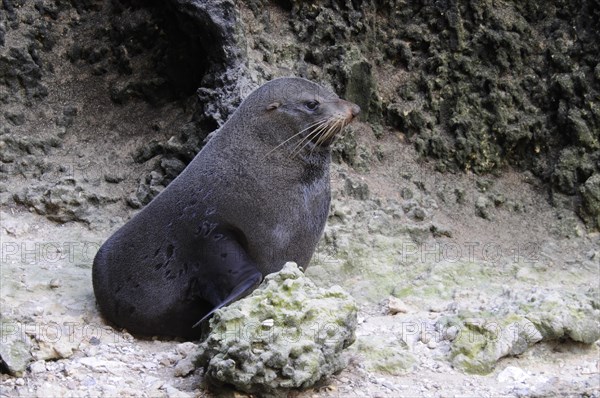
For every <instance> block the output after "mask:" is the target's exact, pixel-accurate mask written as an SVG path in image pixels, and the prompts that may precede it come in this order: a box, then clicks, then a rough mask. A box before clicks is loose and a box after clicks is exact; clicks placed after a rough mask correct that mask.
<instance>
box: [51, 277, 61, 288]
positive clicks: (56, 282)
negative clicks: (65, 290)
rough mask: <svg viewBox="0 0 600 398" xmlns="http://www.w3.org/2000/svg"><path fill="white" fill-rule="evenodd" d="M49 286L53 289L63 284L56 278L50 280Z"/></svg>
mask: <svg viewBox="0 0 600 398" xmlns="http://www.w3.org/2000/svg"><path fill="white" fill-rule="evenodd" d="M49 286H50V288H51V289H56V288H59V287H61V286H62V282H61V281H60V279H58V278H54V279H51V280H50V283H49Z"/></svg>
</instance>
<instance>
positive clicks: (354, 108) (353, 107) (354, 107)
mask: <svg viewBox="0 0 600 398" xmlns="http://www.w3.org/2000/svg"><path fill="white" fill-rule="evenodd" d="M350 110H351V112H352V116H357V115H358V114H359V113H360V106H358V105H356V104H352V105H351V106H350Z"/></svg>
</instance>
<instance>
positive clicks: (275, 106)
mask: <svg viewBox="0 0 600 398" xmlns="http://www.w3.org/2000/svg"><path fill="white" fill-rule="evenodd" d="M280 106H281V103H279V102H278V101H275V102H273V103H271V104H269V105H267V110H268V111H272V110H275V109H277V108H279V107H280Z"/></svg>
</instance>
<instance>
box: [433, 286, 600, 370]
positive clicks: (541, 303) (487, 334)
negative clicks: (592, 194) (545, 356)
mask: <svg viewBox="0 0 600 398" xmlns="http://www.w3.org/2000/svg"><path fill="white" fill-rule="evenodd" d="M436 326H437V328H438V329H440V330H445V329H448V328H449V327H451V326H452V327H455V328H456V329H457V330H459V333H458V335H457V337H456V338H455V339H454V340H453V342H452V347H451V351H450V359H451V360H452V365H453V366H454V367H456V368H458V369H461V370H463V371H465V372H467V373H474V374H482V375H483V374H488V373H490V372H491V371H493V370H494V367H495V366H496V363H497V362H498V360H499V359H500V358H502V357H505V356H510V355H518V354H521V353H523V352H525V350H527V349H528V348H529V347H530V346H532V345H533V344H535V343H537V342H539V341H550V340H559V339H565V338H567V339H570V340H572V341H576V342H580V343H584V344H593V343H594V342H596V341H597V340H598V339H600V304H599V302H598V299H597V292H595V291H592V292H587V293H586V294H575V293H558V292H554V291H551V290H545V289H537V290H535V291H533V292H531V293H530V294H528V295H527V297H525V298H524V299H522V300H518V301H516V302H514V303H511V304H507V306H506V307H505V308H504V309H503V310H502V311H501V312H495V313H491V312H485V311H481V312H474V313H473V312H467V311H464V312H461V313H459V314H458V315H456V316H452V317H444V318H442V319H440V321H438V323H437V325H436Z"/></svg>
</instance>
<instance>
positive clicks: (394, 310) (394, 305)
mask: <svg viewBox="0 0 600 398" xmlns="http://www.w3.org/2000/svg"><path fill="white" fill-rule="evenodd" d="M388 312H389V313H390V314H391V315H396V314H398V313H402V314H407V313H409V312H411V310H410V308H409V307H408V306H407V305H406V304H405V303H404V301H402V300H400V299H399V298H397V297H394V296H390V298H389V299H388Z"/></svg>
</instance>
